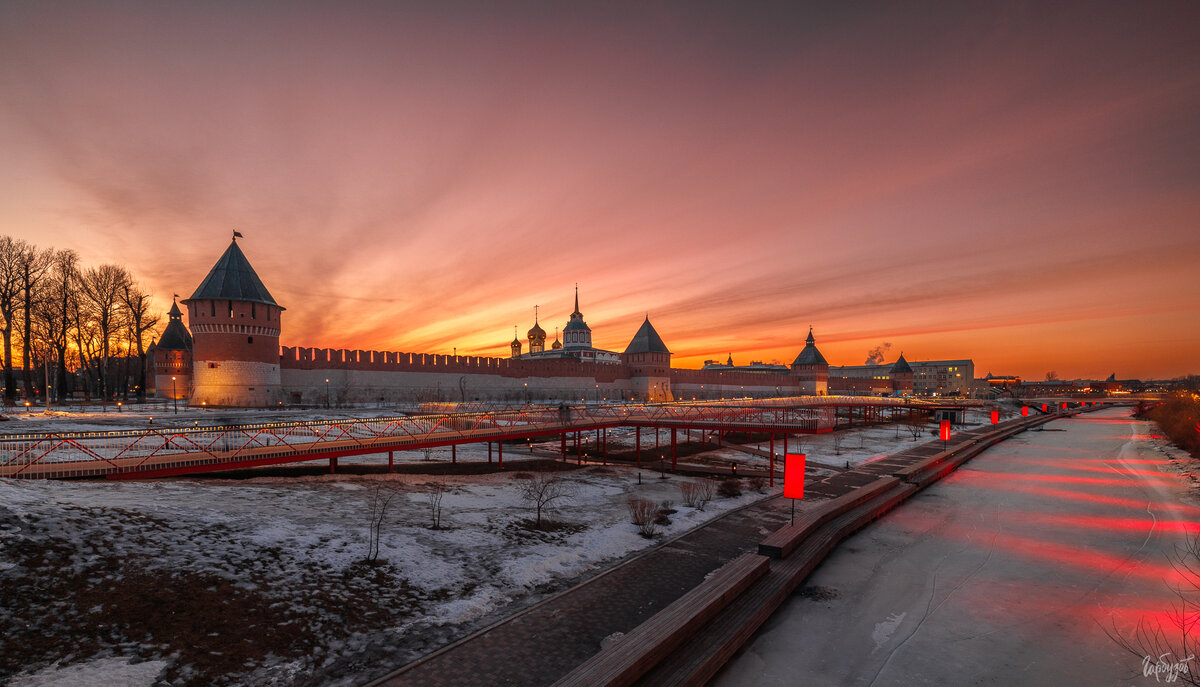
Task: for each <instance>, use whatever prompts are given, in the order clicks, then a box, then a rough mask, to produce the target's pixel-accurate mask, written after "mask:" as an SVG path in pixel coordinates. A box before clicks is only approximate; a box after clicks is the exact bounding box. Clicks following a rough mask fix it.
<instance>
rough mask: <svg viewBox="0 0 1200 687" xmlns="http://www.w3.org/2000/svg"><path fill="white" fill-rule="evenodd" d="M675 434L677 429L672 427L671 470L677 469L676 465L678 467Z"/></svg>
mask: <svg viewBox="0 0 1200 687" xmlns="http://www.w3.org/2000/svg"><path fill="white" fill-rule="evenodd" d="M675 432H676V429H675V428H674V427H672V428H671V469H672V470H674V469H675V465H676V453H675Z"/></svg>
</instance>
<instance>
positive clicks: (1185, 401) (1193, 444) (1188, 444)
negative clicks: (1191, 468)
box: [1138, 393, 1200, 457]
mask: <svg viewBox="0 0 1200 687" xmlns="http://www.w3.org/2000/svg"><path fill="white" fill-rule="evenodd" d="M1139 410H1140V409H1139ZM1138 414H1139V415H1140V416H1145V417H1147V418H1149V419H1151V420H1153V421H1154V422H1155V423H1157V424H1158V426H1159V427H1160V428H1162V431H1163V433H1164V434H1166V435H1167V436H1168V437H1170V439H1171V441H1172V442H1174V443H1175V445H1176V446H1178V447H1179V448H1182V449H1184V450H1185V451H1187V452H1188V453H1191V454H1192V455H1193V456H1196V457H1200V400H1198V399H1197V398H1196V397H1194V396H1192V395H1191V394H1188V393H1178V394H1174V395H1172V396H1170V397H1169V398H1167V399H1166V401H1164V402H1163V403H1161V404H1159V405H1156V406H1151V407H1150V408H1149V409H1148V410H1146V411H1145V412H1144V413H1143V412H1139V413H1138Z"/></svg>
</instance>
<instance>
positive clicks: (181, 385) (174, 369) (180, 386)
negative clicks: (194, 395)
mask: <svg viewBox="0 0 1200 687" xmlns="http://www.w3.org/2000/svg"><path fill="white" fill-rule="evenodd" d="M167 315H168V316H169V318H170V319H169V320H168V321H167V326H166V328H165V329H163V333H162V336H161V337H159V339H158V341H157V342H155V343H154V344H153V345H151V346H150V350H149V351H147V354H146V357H147V358H148V359H149V363H150V375H149V377H150V379H151V381H152V382H153V383H154V395H155V396H157V397H158V398H188V396H190V395H191V392H192V334H191V332H189V331H188V330H187V327H185V326H183V311H182V310H180V309H179V304H178V303H176V302H175V301H174V299H172V300H171V310H170V311H169V312H168V313H167Z"/></svg>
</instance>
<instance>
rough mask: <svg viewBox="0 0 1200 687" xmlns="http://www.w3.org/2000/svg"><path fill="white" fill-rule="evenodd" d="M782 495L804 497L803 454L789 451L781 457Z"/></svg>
mask: <svg viewBox="0 0 1200 687" xmlns="http://www.w3.org/2000/svg"><path fill="white" fill-rule="evenodd" d="M783 497H784V498H786V499H802V498H804V454H803V453H789V454H787V455H786V456H784V458H783Z"/></svg>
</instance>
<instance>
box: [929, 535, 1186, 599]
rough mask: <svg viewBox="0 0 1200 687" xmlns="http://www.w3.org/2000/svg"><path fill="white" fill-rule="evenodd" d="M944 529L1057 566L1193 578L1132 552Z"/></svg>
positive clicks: (1173, 581) (1169, 580)
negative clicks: (1120, 552)
mask: <svg viewBox="0 0 1200 687" xmlns="http://www.w3.org/2000/svg"><path fill="white" fill-rule="evenodd" d="M945 531H946V533H947V534H948V535H949V536H951V537H954V538H955V539H959V540H963V541H967V542H970V543H972V544H974V545H976V546H981V547H995V548H996V549H999V550H1001V551H1004V552H1006V553H1008V554H1010V555H1014V556H1020V557H1022V558H1026V559H1029V560H1032V561H1036V562H1039V563H1048V564H1050V565H1052V566H1054V567H1063V566H1065V567H1070V568H1076V569H1079V570H1082V571H1085V572H1087V573H1091V574H1095V575H1097V576H1105V575H1108V574H1112V573H1119V574H1122V575H1128V576H1134V577H1139V578H1142V579H1146V580H1153V581H1162V582H1164V583H1165V584H1167V585H1168V586H1175V585H1185V584H1188V583H1189V582H1190V581H1191V580H1190V579H1189V578H1188V576H1186V575H1184V574H1183V573H1181V572H1180V571H1178V570H1176V569H1175V568H1173V567H1172V566H1171V565H1169V564H1166V563H1155V562H1148V561H1140V560H1137V559H1136V558H1133V557H1130V556H1120V555H1115V554H1111V553H1104V552H1101V551H1096V550H1093V549H1087V548H1084V547H1082V546H1072V545H1070V544H1060V543H1058V542H1050V541H1045V540H1042V539H1035V538H1033V537H1022V536H1018V535H1015V534H1005V533H1003V532H996V533H980V532H979V531H978V530H976V529H974V528H969V527H963V526H960V525H950V526H948V527H947V528H946V530H945Z"/></svg>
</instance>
